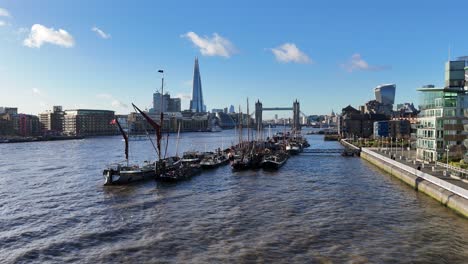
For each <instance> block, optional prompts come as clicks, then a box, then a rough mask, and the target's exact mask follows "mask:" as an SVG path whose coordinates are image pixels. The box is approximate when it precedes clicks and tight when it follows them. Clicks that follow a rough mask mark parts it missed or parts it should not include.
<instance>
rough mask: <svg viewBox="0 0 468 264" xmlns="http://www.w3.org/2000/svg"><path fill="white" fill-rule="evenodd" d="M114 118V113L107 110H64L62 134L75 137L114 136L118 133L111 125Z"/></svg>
mask: <svg viewBox="0 0 468 264" xmlns="http://www.w3.org/2000/svg"><path fill="white" fill-rule="evenodd" d="M114 118H115V115H114V111H109V110H91V109H74V110H65V115H64V122H63V132H64V133H65V134H67V135H77V136H103V135H115V134H117V133H118V131H117V130H116V129H115V125H112V124H111V122H112V120H113V119H114Z"/></svg>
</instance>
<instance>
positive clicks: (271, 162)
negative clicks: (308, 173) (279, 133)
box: [262, 151, 289, 170]
mask: <svg viewBox="0 0 468 264" xmlns="http://www.w3.org/2000/svg"><path fill="white" fill-rule="evenodd" d="M288 158H289V155H288V153H286V152H283V151H281V152H276V153H272V154H266V155H265V156H264V158H263V161H262V168H263V169H264V170H278V169H279V168H281V167H282V166H283V165H284V164H285V163H286V161H287V160H288Z"/></svg>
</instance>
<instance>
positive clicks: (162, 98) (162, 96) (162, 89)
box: [158, 70, 167, 161]
mask: <svg viewBox="0 0 468 264" xmlns="http://www.w3.org/2000/svg"><path fill="white" fill-rule="evenodd" d="M158 72H159V73H161V74H162V78H161V115H160V116H161V117H160V120H161V131H160V133H162V129H163V127H164V71H163V70H159V71H158ZM159 138H161V137H159ZM166 145H167V144H166ZM158 150H159V160H160V161H161V144H160V143H159V144H158ZM165 155H166V154H164V156H165Z"/></svg>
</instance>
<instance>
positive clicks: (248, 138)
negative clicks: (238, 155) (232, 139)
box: [247, 97, 250, 145]
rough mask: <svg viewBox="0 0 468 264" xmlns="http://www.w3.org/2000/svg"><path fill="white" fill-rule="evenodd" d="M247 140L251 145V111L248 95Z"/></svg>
mask: <svg viewBox="0 0 468 264" xmlns="http://www.w3.org/2000/svg"><path fill="white" fill-rule="evenodd" d="M247 142H249V145H250V112H249V98H248V97H247Z"/></svg>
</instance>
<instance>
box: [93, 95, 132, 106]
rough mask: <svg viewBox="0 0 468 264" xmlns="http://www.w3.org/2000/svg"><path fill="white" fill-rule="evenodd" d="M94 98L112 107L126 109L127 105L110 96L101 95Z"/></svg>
mask: <svg viewBox="0 0 468 264" xmlns="http://www.w3.org/2000/svg"><path fill="white" fill-rule="evenodd" d="M96 97H97V98H99V99H103V100H106V101H108V102H110V105H111V106H112V107H117V108H128V105H127V104H125V103H123V102H121V101H120V100H117V99H116V98H115V97H114V96H113V95H112V94H107V93H102V94H97V95H96Z"/></svg>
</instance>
